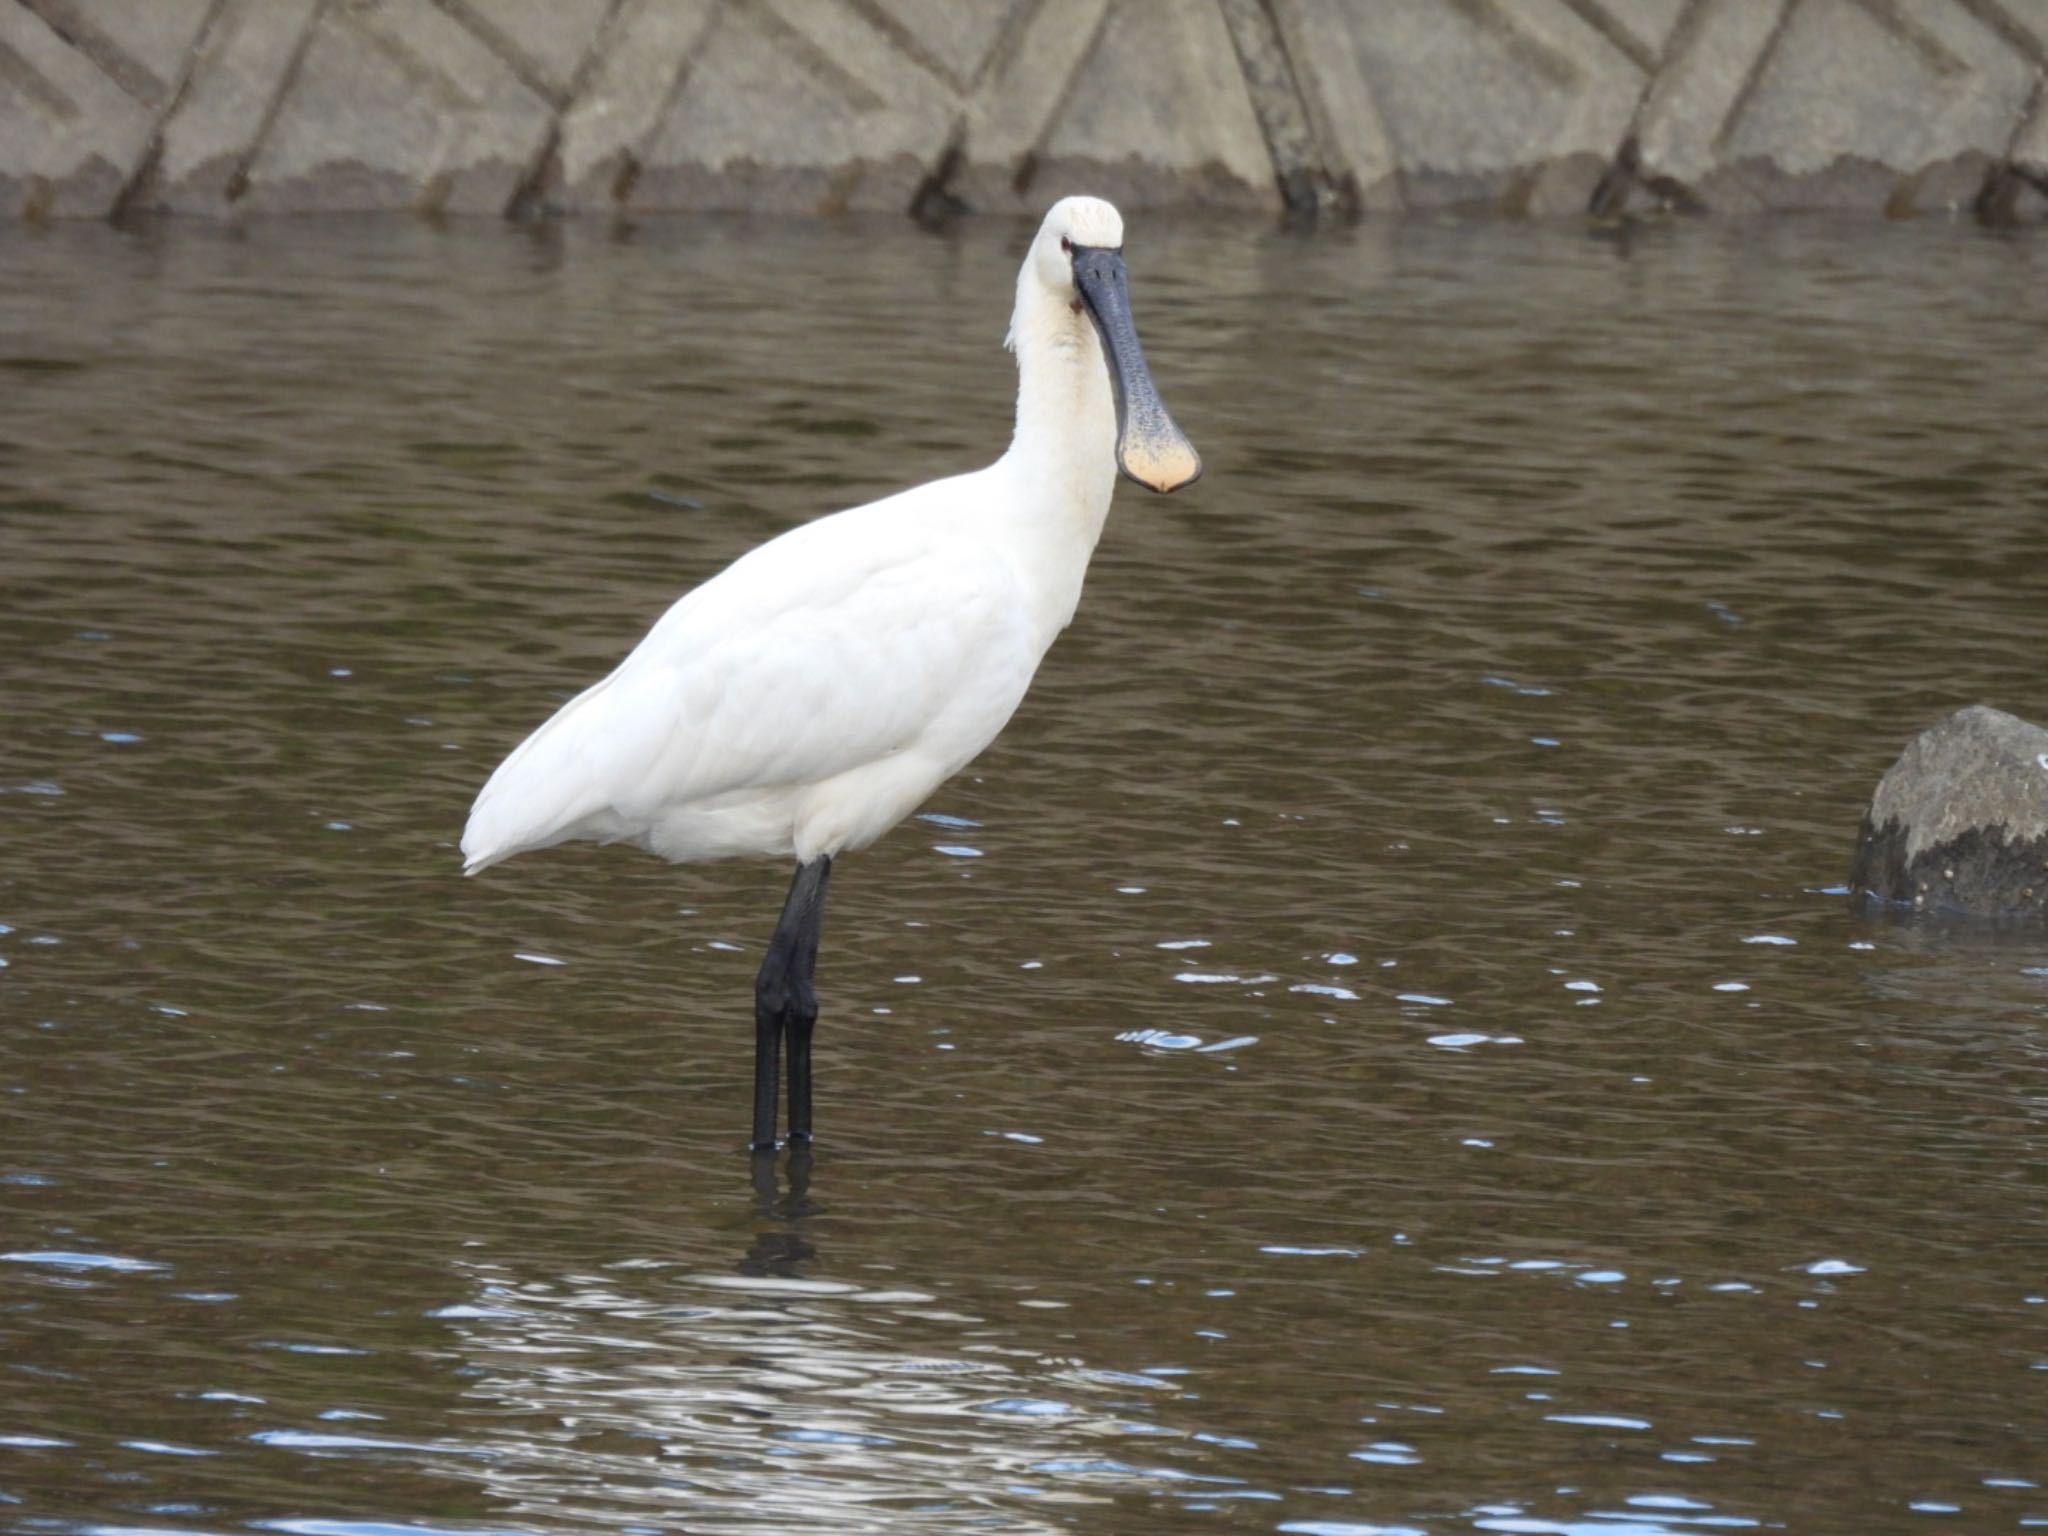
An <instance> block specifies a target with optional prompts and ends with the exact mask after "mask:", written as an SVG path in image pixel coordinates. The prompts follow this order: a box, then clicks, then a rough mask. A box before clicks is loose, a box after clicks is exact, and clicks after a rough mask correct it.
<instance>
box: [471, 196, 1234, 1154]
mask: <svg viewBox="0 0 2048 1536" xmlns="http://www.w3.org/2000/svg"><path fill="white" fill-rule="evenodd" d="M1123 243H1124V225H1123V219H1122V217H1121V216H1120V215H1119V214H1118V213H1117V211H1116V209H1114V208H1112V207H1111V206H1110V205H1109V204H1108V203H1105V202H1103V201H1101V200H1100V199H1098V198H1092V197H1070V198H1066V199H1064V200H1062V201H1061V202H1058V203H1056V204H1054V205H1053V208H1052V210H1051V212H1049V213H1048V214H1046V216H1045V222H1044V224H1043V225H1041V226H1040V227H1039V231H1038V235H1037V238H1035V239H1034V240H1033V241H1032V242H1031V249H1030V251H1029V252H1027V253H1026V255H1025V257H1024V268H1023V270H1022V271H1021V272H1020V273H1018V275H1017V307H1016V310H1015V311H1014V313H1013V314H1012V315H1011V317H1010V337H1009V340H1010V345H1011V347H1012V348H1013V349H1014V350H1015V352H1016V354H1017V373H1018V386H1017V427H1016V432H1015V434H1014V435H1013V436H1012V438H1011V439H1010V447H1009V450H1008V451H1007V452H1005V453H1004V454H1003V456H1002V457H1001V458H999V459H997V460H996V461H995V463H993V464H991V465H990V466H989V467H988V468H986V469H983V470H978V471H976V472H975V473H973V474H969V475H957V476H955V477H953V478H951V479H947V480H934V481H933V482H931V483H930V484H929V485H921V486H918V487H917V488H916V489H915V490H909V491H902V492H899V493H898V494H897V495H894V496H889V497H885V498H884V499H883V500H881V501H876V502H870V503H869V504H868V505H866V506H864V507H854V508H851V509H850V510H848V511H844V512H838V513H834V514H833V515H832V516H829V517H822V518H819V519H818V520H817V521H815V522H812V523H806V524H804V525H802V526H800V527H797V528H792V529H791V530H790V531H789V532H787V533H784V534H782V535H780V536H779V537H777V538H774V539H771V540H769V541H768V542H767V543H766V544H763V545H761V546H760V547H759V548H758V549H755V550H752V551H751V552H749V553H748V554H745V555H743V556H741V557H740V558H739V559H738V560H735V561H734V562H733V563H732V564H731V565H729V566H727V567H726V568H725V570H723V571H721V572H720V573H719V574H718V575H716V576H714V577H712V578H711V580H709V581H707V582H705V583H704V584H703V585H702V586H701V587H698V588H697V589H696V590H695V591H692V592H689V593H687V594H685V595H684V596H683V597H682V598H680V599H679V600H678V601H677V602H676V604H675V606H673V607H672V608H670V609H669V610H668V612H667V613H665V614H663V615H662V617H661V619H660V621H659V622H657V623H656V624H655V626H654V628H653V629H652V630H650V631H649V632H648V634H647V637H646V638H645V639H643V640H642V641H641V642H640V644H639V645H638V646H636V647H635V648H634V650H633V653H632V654H631V655H629V656H628V657H627V658H626V659H625V660H624V661H622V662H621V663H619V666H618V668H617V670H615V671H614V672H613V673H612V674H611V676H609V677H607V678H605V679H604V680H603V681H602V682H600V683H597V684H595V685H593V686H592V687H590V688H587V689H585V690H584V691H583V692H582V693H580V694H578V695H577V696H576V697H575V698H573V699H571V700H570V701H569V702H568V703H567V704H564V705H563V706H562V707H561V709H559V710H558V711H556V713H555V715H554V718H553V719H551V720H549V721H548V722H547V723H546V724H545V725H543V726H542V727H541V728H540V729H539V730H537V731H535V732H534V733H533V734H532V735H531V736H529V737H527V738H526V740H525V741H524V742H523V743H521V744H520V746H519V747H518V748H517V750H515V751H514V752H513V753H512V755H511V756H510V757H508V758H506V759H505V761H504V762H502V763H501V764H499V765H498V771H497V772H496V773H493V774H492V775H491V777H490V781H489V782H488V783H486V784H485V785H484V787H483V791H482V793H480V794H479V795H478V796H477V797H476V804H475V806H474V807H473V808H472V809H471V810H470V813H469V825H468V827H467V828H466V829H465V830H464V832H463V834H462V853H463V857H464V859H465V860H466V862H465V864H464V870H465V872H466V873H469V874H474V873H476V872H477V871H478V870H480V869H484V868H486V867H488V866H489V865H492V864H495V863H497V862H498V861H499V860H500V859H507V858H510V857H511V856H512V855H513V854H515V853H524V852H526V851H527V850H528V849H531V848H546V847H548V846H550V845H551V844H554V843H560V842H565V841H567V840H569V839H571V838H591V839H595V840H596V841H598V842H601V843H633V844H637V845H638V846H639V847H642V848H645V849H647V850H649V851H650V852H652V853H657V854H660V855H661V856H662V857H663V858H665V859H670V860H674V861H676V862H678V863H683V862H688V861H690V860H695V859H716V858H723V857H726V856H728V855H733V854H759V855H764V856H769V857H775V858H783V859H788V858H794V859H795V860H796V866H797V867H796V875H795V878H794V879H793V880H791V882H790V887H789V896H788V899H787V901H786V902H785V903H784V905H783V908H782V916H781V919H780V920H779V921H778V922H777V923H776V925H775V935H774V937H773V939H771V940H770V941H769V945H768V953H767V956H766V958H765V959H764V960H763V961H762V962H761V971H760V975H759V977H758V978H757V979H756V981H755V984H754V1132H753V1146H754V1148H755V1150H757V1151H761V1150H772V1149H773V1148H774V1146H775V1145H776V1140H775V1111H776V1097H777V1091H776V1090H777V1083H776V1079H777V1076H778V1073H779V1059H780V1057H781V1055H782V1052H783V1049H784V1046H785V1043H786V1045H787V1050H788V1056H789V1134H790V1138H791V1140H792V1141H808V1140H809V1139H810V1136H811V1034H812V1030H813V1027H814V1026H815V1025H816V1023H817V1017H818V998H817V992H816V989H815V987H814V985H813V981H812V975H813V970H814V967H815V965H816V962H817V954H818V933H819V928H820V925H821V923H822V920H823V917H824V910H825V887H826V882H827V881H828V880H829V878H830V877H831V873H832V861H833V859H834V858H836V857H837V856H838V855H839V854H841V853H843V852H845V851H846V850H848V849H852V848H863V847H866V846H867V845H868V844H869V843H872V842H873V841H874V840H875V839H876V838H878V837H880V836H881V835H882V834H883V833H884V832H886V831H888V829H889V828H890V827H892V826H894V825H895V824H896V823H897V822H899V821H901V820H902V819H903V818H904V817H905V816H907V815H909V814H910V813H911V812H912V811H913V810H915V809H916V808H917V806H918V805H919V804H920V803H921V802H922V801H923V800H924V798H925V797H926V796H927V795H929V794H930V793H931V792H932V790H934V789H935V788H937V787H938V785H939V784H941V783H943V782H944V781H945V780H946V779H947V778H949V777H951V776H952V775H953V774H955V773H957V772H959V770H960V769H962V768H963V767H965V766H966V765H967V763H968V762H969V761H970V760H972V759H973V758H974V757H975V755H976V754H978V753H979V752H980V751H981V750H982V748H984V747H986V746H987V745H988V744H989V743H990V742H991V741H993V740H994V739H995V736H996V733H997V732H998V731H1000V730H1001V729H1002V728H1003V726H1004V724H1005V723H1006V722H1007V721H1008V720H1009V718H1010V716H1011V714H1012V713H1013V712H1014V711H1015V710H1016V708H1017V705H1018V704H1019V703H1020V702H1021V701H1022V700H1023V698H1024V690H1025V689H1026V688H1027V687H1029V686H1030V683H1031V676H1032V674H1033V673H1034V672H1036V671H1037V670H1038V663H1039V661H1040V659H1041V658H1042V657H1043V656H1044V655H1045V652H1046V649H1047V647H1049V646H1050V645H1051V644H1052V642H1053V639H1054V637H1055V636H1057V635H1058V634H1059V632H1060V631H1061V630H1062V629H1064V628H1066V626H1067V623H1068V621H1069V620H1071V619H1072V618H1073V616H1074V608H1075V605H1076V604H1077V603H1079V601H1080V599H1081V579H1082V577H1083V575H1084V574H1085V573H1086V572H1087V569H1088V557H1089V555H1090V554H1091V553H1092V552H1093V551H1094V548H1095V543H1096V540H1097V539H1098V538H1099V537H1100V536H1101V534H1102V523H1103V519H1104V518H1105V517H1107V516H1108V513H1109V499H1110V492H1111V490H1112V489H1114V487H1115V484H1116V477H1117V472H1118V470H1122V472H1123V473H1124V474H1125V475H1127V476H1129V477H1130V478H1131V479H1133V480H1135V481H1137V483H1138V484H1140V485H1142V486H1145V487H1146V488H1147V489H1149V490H1153V491H1160V492H1165V491H1174V490H1178V489H1180V488H1181V487H1182V486H1184V485H1188V484H1190V483H1192V482H1193V481H1194V480H1195V479H1196V477H1198V476H1199V475H1200V474H1201V473H1202V461H1201V460H1200V458H1198V457H1197V456H1196V454H1195V450H1194V447H1193V445H1192V444H1190V443H1189V442H1188V440H1187V438H1186V437H1184V436H1183V435H1182V434H1181V431H1180V429H1179V428H1178V427H1176V426H1175V425H1174V424H1173V418H1172V417H1171V416H1169V415H1168V414H1167V411H1166V407H1165V405H1164V404H1162V403H1161V401H1160V399H1159V393H1158V391H1157V390H1156V389H1155V388H1154V387H1153V384H1152V378H1151V375H1150V373H1149V372H1148V371H1147V369H1146V366H1145V355H1144V353H1143V352H1142V351H1140V350H1139V347H1138V335H1137V331H1136V330H1135V329H1134V328H1133V326H1132V324H1131V311H1130V296H1129V290H1128V287H1127V278H1126V276H1125V271H1124V259H1123Z"/></svg>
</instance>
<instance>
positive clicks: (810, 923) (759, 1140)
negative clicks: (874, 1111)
mask: <svg viewBox="0 0 2048 1536" xmlns="http://www.w3.org/2000/svg"><path fill="white" fill-rule="evenodd" d="M831 875H832V860H831V858H830V857H829V856H827V855H824V854H820V855H819V856H818V857H817V858H815V859H813V860H811V862H810V863H808V864H799V865H798V866H797V871H796V877H795V878H794V879H793V880H791V881H790V882H789V896H788V899H786V900H785V901H784V902H783V904H782V916H781V918H780V919H779V920H778V921H777V922H776V924H775V937H774V938H772V939H770V940H769V941H768V953H767V956H766V957H765V958H764V959H763V960H762V961H761V974H760V975H759V976H758V977H756V978H755V980H754V1141H753V1148H754V1150H755V1151H756V1152H760V1151H764V1150H772V1149H773V1147H774V1146H775V1100H776V1091H775V1090H776V1077H777V1074H778V1068H779V1058H780V1056H781V1053H782V1044H783V1041H784V1040H785V1039H787V1041H788V1042H789V1135H790V1139H791V1140H792V1141H809V1140H810V1139H811V1031H812V1028H813V1027H814V1026H815V1025H816V1024H817V1022H818V992H817V988H816V987H815V986H814V985H813V983H812V974H813V972H814V971H815V970H816V968H817V964H818V933H819V930H820V928H822V926H823V925H824V920H825V884H826V882H827V881H828V880H829V879H830V878H831Z"/></svg>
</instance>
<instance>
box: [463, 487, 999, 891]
mask: <svg viewBox="0 0 2048 1536" xmlns="http://www.w3.org/2000/svg"><path fill="white" fill-rule="evenodd" d="M973 478H974V477H972V476H968V477H962V478H961V479H960V480H957V481H941V482H938V483H935V484H933V485H928V486H923V487H920V488H919V489H918V490H917V491H914V492H908V493H905V495H903V496H898V497H891V498H889V499H888V500H887V501H882V502H876V503H873V504H871V505H870V506H866V507H859V508H855V509H854V510H852V511H850V512H845V513H840V514H838V515H837V516H834V517H829V518H823V519H820V520H819V521H817V522H815V523H810V524H806V525H804V526H802V527H800V528H796V529H793V530H791V531H790V532H789V533H787V534H784V535H783V536H781V537H780V538H777V539H774V540H771V541H770V542H769V543H767V544H764V545H762V546H761V547H760V548H758V549H756V550H754V551H752V552H751V553H749V554H748V555H746V556H744V557H742V558H741V559H740V560H738V561H736V562H734V563H733V564H732V565H731V566H729V567H727V569H726V570H725V571H723V572H721V573H720V574H719V575H718V576H716V577H714V578H712V580H710V581H708V582H706V583H705V584H704V585H703V586H701V587H698V588H697V589H696V590H694V591H692V592H690V593H689V594H687V595H686V596H684V597H683V598H682V599H681V600H679V601H678V602H677V603H676V604H675V606H674V607H672V608H671V609H670V610H669V611H668V613H667V614H665V615H664V616H663V617H662V619H661V620H660V621H659V622H658V623H657V624H656V625H655V626H654V628H653V629H652V630H651V631H650V632H649V633H648V635H647V637H646V638H645V639H644V640H642V641H641V643H640V644H639V646H638V647H636V648H635V649H634V651H633V653H632V654H631V655H630V656H628V657H627V658H626V659H625V661H623V662H622V663H620V665H619V667H618V668H617V670H615V671H614V672H613V673H612V674H611V675H610V676H609V677H607V678H605V679H604V680H603V681H602V682H600V683H598V684H596V685H595V686H594V687H591V688H589V689H587V690H585V691H584V692H583V693H582V694H579V695H578V696H577V697H576V698H574V699H572V700H571V701H570V702H569V703H567V704H565V705H564V706H563V707H562V708H561V710H560V711H559V712H558V713H557V714H556V715H555V716H554V718H553V719H551V720H549V721H548V722H547V723H546V724H545V725H543V726H542V727H541V728H540V729H539V730H537V731H535V732H534V734H533V735H532V736H530V737H529V738H528V739H527V740H526V742H525V743H524V744H523V745H521V746H520V747H519V748H518V750H517V751H515V752H514V753H513V754H512V755H511V756H510V757H508V758H507V759H506V760H505V762H504V763H503V764H502V765H501V766H500V767H499V769H498V771H497V772H496V773H495V774H493V775H492V776H491V779H490V782H489V783H487V784H486V785H485V786H484V789H483V792H482V793H481V794H480V795H478V797H477V802H476V806H475V808H474V809H473V810H472V811H471V813H470V821H469V826H468V829H467V830H466V831H465V833H464V835H463V840H462V848H463V853H464V855H465V856H466V859H467V867H468V868H469V869H471V870H475V869H480V868H482V867H483V866H485V865H486V864H490V863H494V862H496V861H497V860H498V859H501V858H505V857H507V856H508V855H510V854H513V853H516V852H520V851H522V850H524V849H528V848H537V847H543V846H546V845H547V844H548V843H551V842H555V841H559V840H560V839H562V838H564V837H568V836H577V835H596V836H602V837H631V836H635V835H637V834H639V833H640V832H641V831H643V830H644V829H645V828H646V826H647V825H648V823H649V822H650V821H651V820H652V819H653V818H654V817H655V816H657V815H658V814H659V813H660V812H661V811H662V810H663V809H664V808H670V807H675V806H678V805H683V804H688V803H690V802H694V801H698V800H702V799H706V798H709V797H712V796H716V795H722V794H726V793H729V792H731V791H734V790H740V789H745V788H749V787H755V786H766V785H800V784H812V783H817V782H819V781H821V780H824V779H828V778H831V777H833V776H834V775H836V774H839V773H844V772H847V771H849V770H850V769H853V768H857V767H859V766H861V765H862V764H864V763H868V762H872V761H874V760H876V759H878V758H881V757H884V756H886V755H888V754H891V753H895V752H900V751H904V750H907V749H910V748H912V747H915V746H917V745H919V744H920V743H921V742H922V741H923V740H924V739H925V738H926V737H927V736H928V735H930V734H931V733H933V732H935V731H936V732H943V733H946V734H947V735H948V736H949V738H951V737H963V736H966V737H971V736H973V735H974V734H975V732H976V731H978V730H982V729H983V728H984V727H985V735H983V736H982V738H981V739H982V740H986V739H987V737H989V736H993V735H994V734H995V732H996V730H998V729H1000V728H1001V725H1002V723H1003V721H1004V720H1005V719H1007V718H1008V716H1009V713H1010V711H1011V710H1012V709H1013V708H1014V707H1015V705H1016V702H1017V700H1018V698H1020V697H1021V696H1022V694H1023V691H1024V687H1025V685H1026V684H1027V683H1028V682H1029V680H1030V676H1031V672H1032V670H1033V669H1034V668H1035V666H1036V665H1037V661H1038V647H1037V646H1036V645H1035V644H1033V642H1032V639H1031V637H1030V636H1029V634H1028V633H1026V632H1025V629H1024V626H1023V623H1022V621H1021V619H1020V618H1019V613H1020V605H1019V604H1018V602H1017V595H1016V577H1015V574H1014V572H1013V571H1012V570H1011V568H1010V567H1009V566H1008V565H1007V563H1006V562H1005V561H1004V560H1003V559H1002V557H1001V556H1000V555H998V554H996V553H995V552H994V551H993V550H991V549H990V548H989V547H988V546H987V545H986V544H985V543H983V542H982V541H980V540H977V539H974V538H973V537H971V536H963V531H962V529H961V527H960V523H961V521H962V519H961V517H960V513H959V509H958V507H957V503H954V502H952V501H951V499H950V498H948V497H947V496H946V495H945V494H944V493H946V492H947V491H949V490H953V491H955V492H956V494H957V491H958V489H960V488H964V487H966V486H967V485H968V483H969V482H971V481H972V480H973ZM981 715H986V716H987V717H988V718H987V719H986V721H985V722H984V721H982V720H981V719H979V718H977V717H978V716H981ZM973 745H974V746H975V747H978V746H979V745H980V742H979V741H977V742H975V743H974V744H973Z"/></svg>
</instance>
